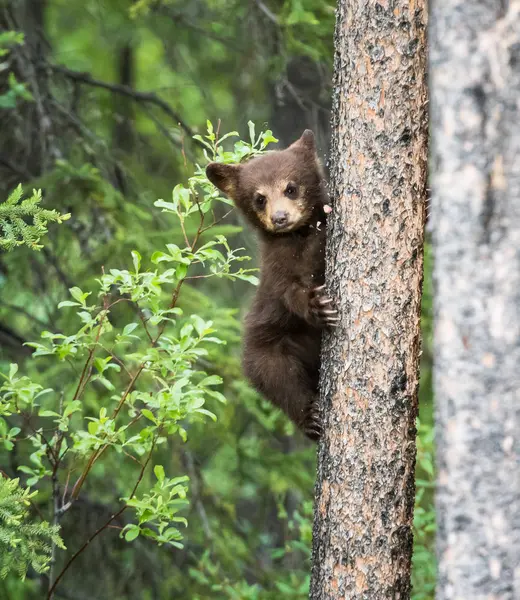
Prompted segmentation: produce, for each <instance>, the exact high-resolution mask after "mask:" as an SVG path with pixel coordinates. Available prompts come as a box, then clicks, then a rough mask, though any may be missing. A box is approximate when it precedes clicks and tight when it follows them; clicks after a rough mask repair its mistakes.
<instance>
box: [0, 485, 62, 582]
mask: <svg viewBox="0 0 520 600" xmlns="http://www.w3.org/2000/svg"><path fill="white" fill-rule="evenodd" d="M36 494H37V492H31V491H30V490H29V489H27V488H25V489H24V488H22V487H20V485H19V480H18V479H7V478H5V477H2V476H0V578H2V579H5V578H6V577H7V575H8V574H9V573H11V572H12V573H17V575H18V576H19V577H21V578H22V579H25V575H26V573H27V570H28V569H29V567H32V568H33V569H34V570H35V571H36V572H37V573H44V572H46V571H47V570H48V568H49V562H50V560H51V552H52V548H51V546H52V545H53V544H54V545H55V546H57V547H58V548H62V549H65V546H64V545H63V542H62V540H61V538H60V535H59V527H58V526H52V525H49V523H47V522H46V521H41V522H38V521H35V520H33V519H31V518H30V516H29V510H28V506H29V504H30V502H31V500H32V499H34V497H35V496H36Z"/></svg>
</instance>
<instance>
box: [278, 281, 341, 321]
mask: <svg viewBox="0 0 520 600" xmlns="http://www.w3.org/2000/svg"><path fill="white" fill-rule="evenodd" d="M283 300H284V303H285V306H286V308H287V309H288V310H289V312H292V313H294V314H297V315H298V316H299V317H301V318H302V319H304V320H305V321H307V323H309V325H312V326H313V327H318V328H325V327H336V326H337V322H338V321H339V317H338V311H337V310H336V309H335V308H334V304H333V301H332V299H331V298H329V297H328V296H327V295H326V294H325V286H324V285H320V286H318V287H310V286H304V285H302V284H299V283H293V284H292V285H291V286H289V288H288V289H287V291H286V292H285V294H284V296H283Z"/></svg>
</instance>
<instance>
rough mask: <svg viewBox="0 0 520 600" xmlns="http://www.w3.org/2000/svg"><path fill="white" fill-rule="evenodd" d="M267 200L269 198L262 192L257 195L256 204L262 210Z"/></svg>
mask: <svg viewBox="0 0 520 600" xmlns="http://www.w3.org/2000/svg"><path fill="white" fill-rule="evenodd" d="M266 202H267V198H266V197H265V196H263V195H262V194H257V195H256V197H255V204H256V207H257V208H258V209H259V210H261V209H262V208H265V204H266Z"/></svg>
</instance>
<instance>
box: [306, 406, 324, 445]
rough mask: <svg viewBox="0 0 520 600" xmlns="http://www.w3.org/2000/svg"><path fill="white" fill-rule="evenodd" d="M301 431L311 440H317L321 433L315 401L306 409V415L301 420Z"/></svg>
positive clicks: (318, 412)
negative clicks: (302, 420)
mask: <svg viewBox="0 0 520 600" xmlns="http://www.w3.org/2000/svg"><path fill="white" fill-rule="evenodd" d="M303 432H304V433H305V435H306V436H307V437H308V438H309V439H311V440H312V441H313V442H317V441H318V440H319V439H320V438H321V436H322V433H323V427H322V424H321V416H320V411H319V407H318V403H317V402H313V403H312V404H311V405H310V406H309V409H308V412H307V415H306V417H305V420H304V422H303Z"/></svg>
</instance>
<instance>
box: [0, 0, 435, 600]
mask: <svg viewBox="0 0 520 600" xmlns="http://www.w3.org/2000/svg"><path fill="white" fill-rule="evenodd" d="M334 4H335V3H334V2H333V1H332V0H248V1H244V0H191V1H190V2H184V1H178V0H162V1H160V0H159V1H154V0H136V1H132V0H105V1H104V2H100V1H99V0H85V1H83V2H70V1H67V0H0V49H3V50H2V55H1V56H0V199H5V198H7V197H8V195H9V193H10V192H12V190H13V189H15V188H16V186H17V185H18V184H19V183H22V184H23V185H24V188H25V189H27V190H29V189H30V188H32V187H35V188H41V189H42V192H43V197H44V202H43V206H44V208H51V209H55V210H57V211H58V212H59V213H60V214H67V213H70V214H71V218H70V219H69V220H67V221H66V222H65V223H63V224H61V225H56V224H49V232H48V234H47V235H46V236H45V237H44V238H43V239H42V243H43V245H44V248H43V249H42V250H41V251H40V252H34V251H33V250H31V249H29V248H27V247H19V248H16V249H15V250H14V251H13V252H9V253H3V254H0V348H1V349H0V371H1V372H3V373H6V372H7V371H8V368H9V363H12V362H17V363H19V364H20V370H23V372H24V373H25V374H28V375H29V376H30V377H31V378H33V379H34V380H35V381H38V382H40V383H41V384H42V385H43V386H44V387H54V388H58V389H64V390H65V389H69V388H70V387H71V386H73V385H74V384H75V382H76V381H77V375H76V374H75V373H74V371H73V370H70V372H68V371H66V370H64V369H63V367H62V366H61V365H59V364H56V363H53V362H49V361H46V360H45V359H43V360H42V359H34V358H31V352H32V349H31V348H30V347H28V346H25V345H24V343H25V342H27V341H36V340H38V339H39V337H40V333H41V332H42V330H51V331H54V332H60V331H64V332H66V331H70V330H71V328H72V330H74V331H75V330H76V329H75V327H74V324H72V323H71V322H70V321H71V319H72V318H73V316H74V314H73V313H71V312H70V311H63V310H61V311H60V310H58V309H57V308H56V307H57V305H58V303H59V302H60V301H63V300H65V299H67V298H68V297H69V292H68V289H69V288H72V287H73V286H79V287H81V288H82V289H84V290H91V289H93V288H94V287H95V280H96V279H97V278H98V277H99V276H100V274H101V269H102V267H104V268H105V269H110V268H123V267H124V266H126V265H127V264H128V257H129V255H130V252H131V251H132V250H137V251H138V252H139V253H140V254H141V255H143V256H149V255H151V254H152V253H153V251H155V250H157V249H158V248H162V247H163V246H164V245H165V244H167V243H169V242H174V243H177V244H179V245H183V233H182V231H181V228H180V226H179V223H178V220H177V219H175V218H174V217H172V216H171V215H169V214H166V213H162V212H161V211H160V210H158V209H157V208H155V207H154V204H153V203H154V201H156V200H157V199H158V198H165V199H169V198H170V197H171V190H172V189H173V187H174V186H175V185H176V184H177V183H183V182H186V180H187V179H188V177H189V176H191V175H192V174H193V171H194V164H195V163H197V162H199V163H202V162H204V158H203V156H202V151H201V144H200V143H199V142H198V141H197V140H194V139H193V135H194V134H204V133H205V130H206V120H207V119H210V120H211V121H212V122H213V123H215V124H216V123H218V122H219V121H220V123H221V125H220V128H221V131H222V132H223V133H225V132H228V131H231V130H237V131H238V132H240V134H241V135H242V136H243V137H247V121H248V120H250V119H251V120H252V121H254V122H255V123H256V124H257V129H258V130H260V129H264V128H265V127H266V126H268V127H269V128H270V129H272V130H273V133H274V135H275V136H276V137H277V138H278V139H279V140H280V144H281V146H285V145H287V144H288V143H290V142H292V141H294V140H295V139H296V138H297V137H299V136H300V135H301V133H302V131H303V129H305V128H306V127H308V128H311V129H313V130H314V132H315V133H316V135H317V140H318V145H319V147H320V149H321V153H322V155H323V157H324V159H325V160H326V153H327V147H328V139H329V109H330V104H331V94H332V90H331V77H332V73H331V68H332V55H333V30H334ZM9 32H19V33H23V37H22V36H20V35H19V34H16V33H9ZM224 208H225V207H223V208H222V210H223V212H222V213H221V214H220V216H222V214H224ZM219 210H220V209H219ZM217 216H219V215H217ZM240 225H241V224H240V223H239V222H238V221H237V217H236V215H235V214H231V215H229V216H228V217H226V219H225V220H224V221H223V222H222V223H221V224H220V225H219V232H220V233H223V234H224V235H227V237H228V240H229V243H230V245H231V246H232V247H245V248H246V249H247V251H248V253H250V254H251V255H252V256H254V255H255V243H254V239H253V238H252V235H251V233H250V232H248V231H247V230H243V229H242V228H241V226H240ZM188 233H189V232H188ZM430 274H431V261H430V257H429V253H428V248H427V253H426V273H425V294H424V302H423V329H424V347H423V360H422V367H421V369H422V372H421V390H420V419H421V423H420V427H419V431H420V439H419V454H418V470H417V480H418V486H417V489H418V493H417V511H416V535H415V551H414V575H413V583H414V598H415V600H419V599H421V600H424V599H430V598H433V590H434V583H435V582H434V574H435V562H434V555H433V548H432V544H433V529H434V512H433V506H432V494H433V475H434V474H433V457H432V452H433V450H432V391H431V318H432V312H431V310H432V309H431V285H430ZM251 291H252V288H251V286H250V285H248V284H247V283H246V282H243V281H234V282H230V281H227V280H222V279H203V278H202V279H198V280H193V281H192V282H191V283H190V285H189V286H188V285H186V286H185V289H183V295H182V298H181V300H180V306H181V307H182V308H183V309H184V310H185V312H188V313H190V312H191V313H196V314H198V315H200V316H201V317H202V318H204V319H212V320H213V322H214V327H215V328H216V329H217V330H218V333H219V335H220V337H222V338H223V339H225V340H226V341H227V345H226V346H216V347H215V348H214V349H212V350H211V353H210V356H209V358H208V360H209V362H210V367H211V368H210V370H211V372H212V373H217V374H218V375H220V376H221V377H222V378H223V385H222V386H221V388H220V391H222V393H223V394H224V395H225V397H226V398H227V400H228V402H227V404H226V405H217V406H214V405H213V406H211V407H210V409H211V410H212V411H214V412H215V413H216V414H217V416H218V420H217V422H216V423H213V422H212V421H204V422H200V423H195V424H192V425H191V426H190V429H189V439H188V441H187V442H186V443H185V444H184V443H182V442H181V440H180V439H175V440H174V441H172V442H171V443H169V444H168V445H167V446H164V445H163V446H161V447H160V448H159V449H158V450H157V453H158V455H159V456H158V458H157V462H159V463H160V464H162V465H164V468H165V470H166V471H167V473H169V475H171V476H176V475H184V474H186V475H188V476H189V477H190V486H189V487H190V491H189V501H190V503H189V506H188V507H187V508H186V510H185V511H184V512H183V516H185V517H186V518H187V520H188V523H189V526H188V528H187V529H186V531H185V532H184V538H185V539H184V548H183V549H177V548H171V547H157V546H155V545H153V544H152V543H150V542H148V541H147V540H146V539H144V538H141V537H140V538H138V539H137V540H135V541H133V542H132V543H129V542H127V541H125V540H124V539H120V537H119V535H118V531H116V530H111V529H109V530H107V531H106V532H105V533H104V534H103V535H101V536H99V537H98V538H97V539H96V540H95V541H94V542H93V543H92V545H91V547H89V548H88V550H87V551H85V552H84V553H82V555H81V557H80V558H79V559H78V561H77V562H76V563H75V565H74V567H73V568H71V569H70V571H68V572H67V574H66V576H65V578H64V580H63V585H61V586H60V588H59V589H58V591H57V593H56V597H57V598H70V599H73V600H83V599H87V598H88V599H98V600H104V599H109V598H110V599H112V598H114V599H128V600H130V599H132V600H133V599H136V600H147V599H150V600H151V599H163V598H164V599H170V598H176V599H179V600H181V599H182V600H197V599H201V600H202V599H224V598H227V599H237V600H238V599H251V600H253V599H259V600H260V599H262V600H268V599H272V600H278V599H279V598H281V597H282V595H283V597H289V598H301V599H302V600H303V599H304V598H306V597H307V595H308V581H309V573H310V542H311V529H312V497H313V483H314V469H315V451H316V450H315V447H314V446H313V445H310V444H309V443H308V442H306V441H305V440H304V439H303V438H302V437H301V435H300V434H299V433H296V432H294V431H293V428H292V426H291V425H290V424H289V423H288V422H287V421H286V420H285V418H284V417H283V416H282V415H281V414H279V413H278V412H277V411H276V410H274V409H273V408H272V407H271V406H270V405H269V404H268V403H266V402H264V401H262V400H261V399H260V398H259V397H258V396H257V395H256V394H255V393H254V392H253V391H252V390H250V389H249V388H248V386H247V384H246V383H245V382H244V380H243V379H242V377H241V372H240V320H241V316H242V313H243V310H244V308H245V307H246V306H247V302H248V298H249V297H250V294H251ZM67 373H69V375H70V380H67ZM109 396H110V392H109V391H107V390H105V389H103V388H102V387H95V386H92V387H91V388H89V389H88V390H87V391H86V392H85V395H84V399H83V402H84V403H85V404H86V405H87V406H88V407H91V408H92V410H93V411H94V412H95V411H96V409H98V411H99V406H102V405H103V402H104V401H105V400H106V398H108V397H109ZM360 451H361V449H360ZM25 462H27V457H26V456H20V455H19V453H17V452H6V451H3V450H0V465H1V468H2V470H3V471H4V472H5V473H6V474H7V475H9V476H11V477H14V476H20V475H22V482H25V481H26V479H24V477H25V476H24V475H23V474H20V472H19V471H18V466H19V465H20V464H23V463H25ZM131 468H132V465H131V463H128V461H124V460H122V459H121V456H120V455H114V456H111V455H110V454H109V453H107V455H106V457H105V458H104V459H103V461H99V462H98V463H97V464H96V466H95V468H94V470H93V472H92V476H91V477H90V478H89V481H88V483H87V484H86V485H85V487H84V489H83V491H82V495H81V497H80V499H79V501H78V502H77V503H76V504H75V505H74V507H73V508H72V509H71V510H70V511H69V512H68V513H67V514H65V515H64V517H63V519H62V521H61V525H62V537H63V539H64V540H65V543H66V545H67V548H68V549H69V550H68V551H67V552H68V555H70V553H71V551H74V549H76V548H77V547H78V546H80V545H81V544H82V543H83V542H84V541H85V539H86V538H88V535H89V534H90V533H91V532H92V531H94V530H95V529H96V528H97V527H98V525H99V524H100V523H102V522H103V521H104V520H106V518H107V516H108V515H110V514H112V512H113V511H114V510H115V509H116V508H117V506H114V504H113V500H114V498H116V499H117V498H120V497H122V496H124V494H125V493H128V489H127V485H128V477H129V471H128V472H127V469H131ZM62 483H63V482H62ZM39 492H40V493H39V494H38V497H37V500H36V502H35V506H34V510H35V512H36V514H38V513H39V514H40V515H41V516H43V517H45V518H47V519H49V520H52V519H51V515H50V513H49V511H50V505H51V502H50V499H51V498H50V495H51V490H50V488H49V489H47V488H46V487H45V486H42V488H41V489H40V490H39ZM124 524H125V522H124V521H123V522H122V523H120V525H121V526H124ZM65 556H67V554H66V553H64V552H62V551H59V553H58V556H57V562H58V565H59V564H63V562H64V560H65ZM46 589H47V586H46V583H45V575H39V574H37V573H35V572H33V571H30V572H29V574H28V578H27V579H26V581H25V582H21V581H20V580H19V579H18V578H17V577H16V574H15V573H12V574H10V575H8V576H7V577H6V578H5V579H3V580H0V597H2V598H6V599H11V600H22V599H23V600H32V599H36V598H43V597H44V596H45V593H44V592H43V591H42V590H46Z"/></svg>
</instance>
